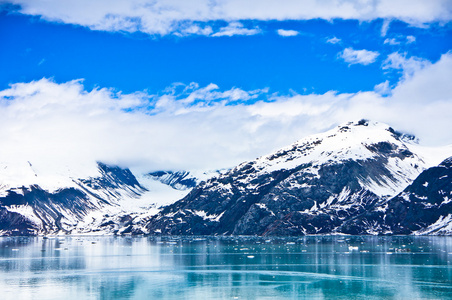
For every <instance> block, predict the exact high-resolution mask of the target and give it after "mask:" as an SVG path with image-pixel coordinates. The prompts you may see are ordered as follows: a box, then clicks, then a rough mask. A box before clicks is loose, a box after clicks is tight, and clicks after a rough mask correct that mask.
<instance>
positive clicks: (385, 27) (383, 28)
mask: <svg viewBox="0 0 452 300" xmlns="http://www.w3.org/2000/svg"><path fill="white" fill-rule="evenodd" d="M390 24H391V20H390V19H385V20H383V25H381V33H380V34H381V36H383V37H384V36H386V34H387V33H388V30H389V25H390Z"/></svg>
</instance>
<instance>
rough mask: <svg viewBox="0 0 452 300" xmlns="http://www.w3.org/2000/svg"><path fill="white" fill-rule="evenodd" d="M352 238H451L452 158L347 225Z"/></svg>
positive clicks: (421, 175)
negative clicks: (370, 234) (359, 236)
mask: <svg viewBox="0 0 452 300" xmlns="http://www.w3.org/2000/svg"><path fill="white" fill-rule="evenodd" d="M341 231H342V232H344V233H350V234H366V233H378V234H439V235H450V234H452V157H449V158H448V159H446V160H444V161H443V162H442V163H441V164H440V165H438V166H436V167H432V168H429V169H427V170H425V171H424V172H422V173H421V174H420V175H419V176H418V177H417V178H416V180H414V181H413V183H412V184H411V185H409V186H408V187H407V188H406V189H405V190H404V191H403V192H401V193H400V194H398V195H397V196H396V197H394V198H392V199H390V200H389V201H387V202H386V203H383V204H381V205H379V206H377V207H375V208H374V209H372V210H371V211H369V212H366V213H365V214H363V215H361V216H359V217H358V218H356V219H354V220H350V221H348V222H347V223H345V224H344V226H343V228H341Z"/></svg>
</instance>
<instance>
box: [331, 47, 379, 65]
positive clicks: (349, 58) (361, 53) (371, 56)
mask: <svg viewBox="0 0 452 300" xmlns="http://www.w3.org/2000/svg"><path fill="white" fill-rule="evenodd" d="M338 55H339V57H340V58H342V59H343V60H344V61H345V62H347V63H349V64H351V65H353V64H361V65H369V64H371V63H373V62H375V60H376V59H377V57H378V56H379V55H380V53H378V52H377V51H369V50H365V49H363V50H354V49H353V48H345V49H344V50H343V51H342V52H340V53H339V54H338Z"/></svg>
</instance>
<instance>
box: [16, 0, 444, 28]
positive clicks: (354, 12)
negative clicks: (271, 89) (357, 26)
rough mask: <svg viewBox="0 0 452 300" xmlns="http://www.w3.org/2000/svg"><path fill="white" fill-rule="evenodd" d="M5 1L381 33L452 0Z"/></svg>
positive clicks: (46, 12) (56, 14)
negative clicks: (312, 23)
mask: <svg viewBox="0 0 452 300" xmlns="http://www.w3.org/2000/svg"><path fill="white" fill-rule="evenodd" d="M9 3H13V4H15V5H18V6H19V7H20V8H19V12H20V13H23V14H27V15H33V16H40V17H41V18H42V19H44V20H47V21H52V22H63V23H67V24H76V25H81V26H85V27H88V28H90V29H93V30H104V31H123V32H137V31H141V32H144V33H147V34H152V35H166V34H178V35H187V34H188V33H191V34H202V35H215V34H217V33H220V32H221V29H219V28H216V26H213V27H212V26H211V24H210V22H214V21H226V22H237V21H241V20H258V21H268V20H278V21H283V20H311V19H325V20H334V19H345V20H349V19H353V20H359V21H371V20H375V19H385V20H388V22H386V23H385V24H386V26H384V28H383V29H382V35H383V36H384V35H385V34H386V31H387V28H388V26H389V21H390V20H401V21H403V22H406V23H408V24H410V25H413V26H423V25H425V24H428V23H435V22H439V23H446V22H449V21H451V20H452V2H451V1H450V0H436V1H424V0H409V1H392V0H364V1H363V0H346V1H340V0H324V1H318V0H306V1H301V2H300V1H296V0H284V1H273V0H248V1H241V0H220V1H212V0H196V1H183V0H160V1H149V0H129V1H123V0H98V1H91V0H65V1H61V0H47V1H34V0H10V1H9ZM222 27H223V26H222ZM245 29H250V30H253V29H255V28H245Z"/></svg>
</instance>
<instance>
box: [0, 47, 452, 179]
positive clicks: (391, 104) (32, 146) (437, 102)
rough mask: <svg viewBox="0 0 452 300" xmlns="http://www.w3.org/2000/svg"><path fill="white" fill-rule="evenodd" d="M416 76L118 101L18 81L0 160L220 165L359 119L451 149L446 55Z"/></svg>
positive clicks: (0, 110)
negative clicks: (323, 89) (344, 86)
mask: <svg viewBox="0 0 452 300" xmlns="http://www.w3.org/2000/svg"><path fill="white" fill-rule="evenodd" d="M410 59H411V58H406V57H404V56H403V55H402V54H394V55H393V56H391V58H390V59H388V62H387V68H405V69H406V68H408V66H409V65H410V64H414V63H415V59H411V61H410ZM413 61H414V62H413ZM412 69H413V70H414V71H413V72H412V73H411V75H410V76H406V77H404V78H403V79H402V80H401V81H400V82H399V83H398V84H397V85H396V86H395V87H393V88H392V89H391V88H390V87H389V83H387V82H384V83H382V84H380V85H378V86H377V87H376V88H375V91H364V92H358V93H348V94H346V93H336V92H333V91H331V92H327V93H324V94H310V95H299V94H292V95H274V94H270V93H269V91H268V89H262V90H254V91H247V90H243V89H240V88H233V89H229V90H221V89H220V87H218V86H217V85H215V84H209V85H207V86H203V87H200V86H198V85H197V84H190V85H186V86H184V85H182V86H181V85H175V86H174V87H170V88H168V89H167V90H166V91H165V92H162V93H159V94H148V93H145V92H136V93H131V94H124V93H121V92H115V91H114V90H111V89H106V88H98V89H93V90H86V89H85V87H84V86H83V82H82V81H77V80H76V81H69V82H65V83H56V82H54V81H52V80H49V79H42V80H39V81H33V82H29V83H16V84H13V85H12V86H11V87H10V88H8V89H6V90H2V91H0V115H1V116H2V117H1V118H0V140H1V141H2V147H0V161H9V160H21V161H25V162H26V161H32V162H33V163H35V164H36V166H37V167H39V164H48V163H53V164H55V166H58V167H60V168H71V167H74V166H76V165H78V164H82V163H83V162H86V161H95V160H101V161H105V162H107V163H116V164H120V165H123V166H129V167H130V166H131V167H134V168H140V169H141V170H143V171H150V170H156V169H168V168H172V169H194V168H222V167H230V166H233V165H235V164H237V163H240V162H242V161H245V160H249V159H253V158H255V157H257V156H260V155H263V154H266V153H268V152H270V151H272V150H274V149H277V148H279V147H281V146H285V145H287V144H290V143H292V142H294V141H296V140H298V139H300V138H302V137H304V136H306V135H309V134H312V133H318V132H321V131H324V130H326V129H329V128H331V127H332V126H335V125H337V124H339V123H342V122H346V121H349V120H356V119H360V118H368V119H373V120H377V121H382V122H387V123H389V124H391V125H392V126H394V128H397V129H399V130H402V131H407V132H410V133H414V134H416V135H418V136H419V137H420V138H421V142H422V141H423V142H424V143H427V144H446V143H452V131H450V130H448V129H449V128H452V119H451V118H450V111H452V97H451V95H452V85H451V84H450V82H449V81H450V78H451V77H452V54H450V53H448V54H444V55H443V56H442V57H441V59H440V60H439V61H437V62H436V63H433V64H431V63H421V64H419V66H418V67H416V68H412Z"/></svg>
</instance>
